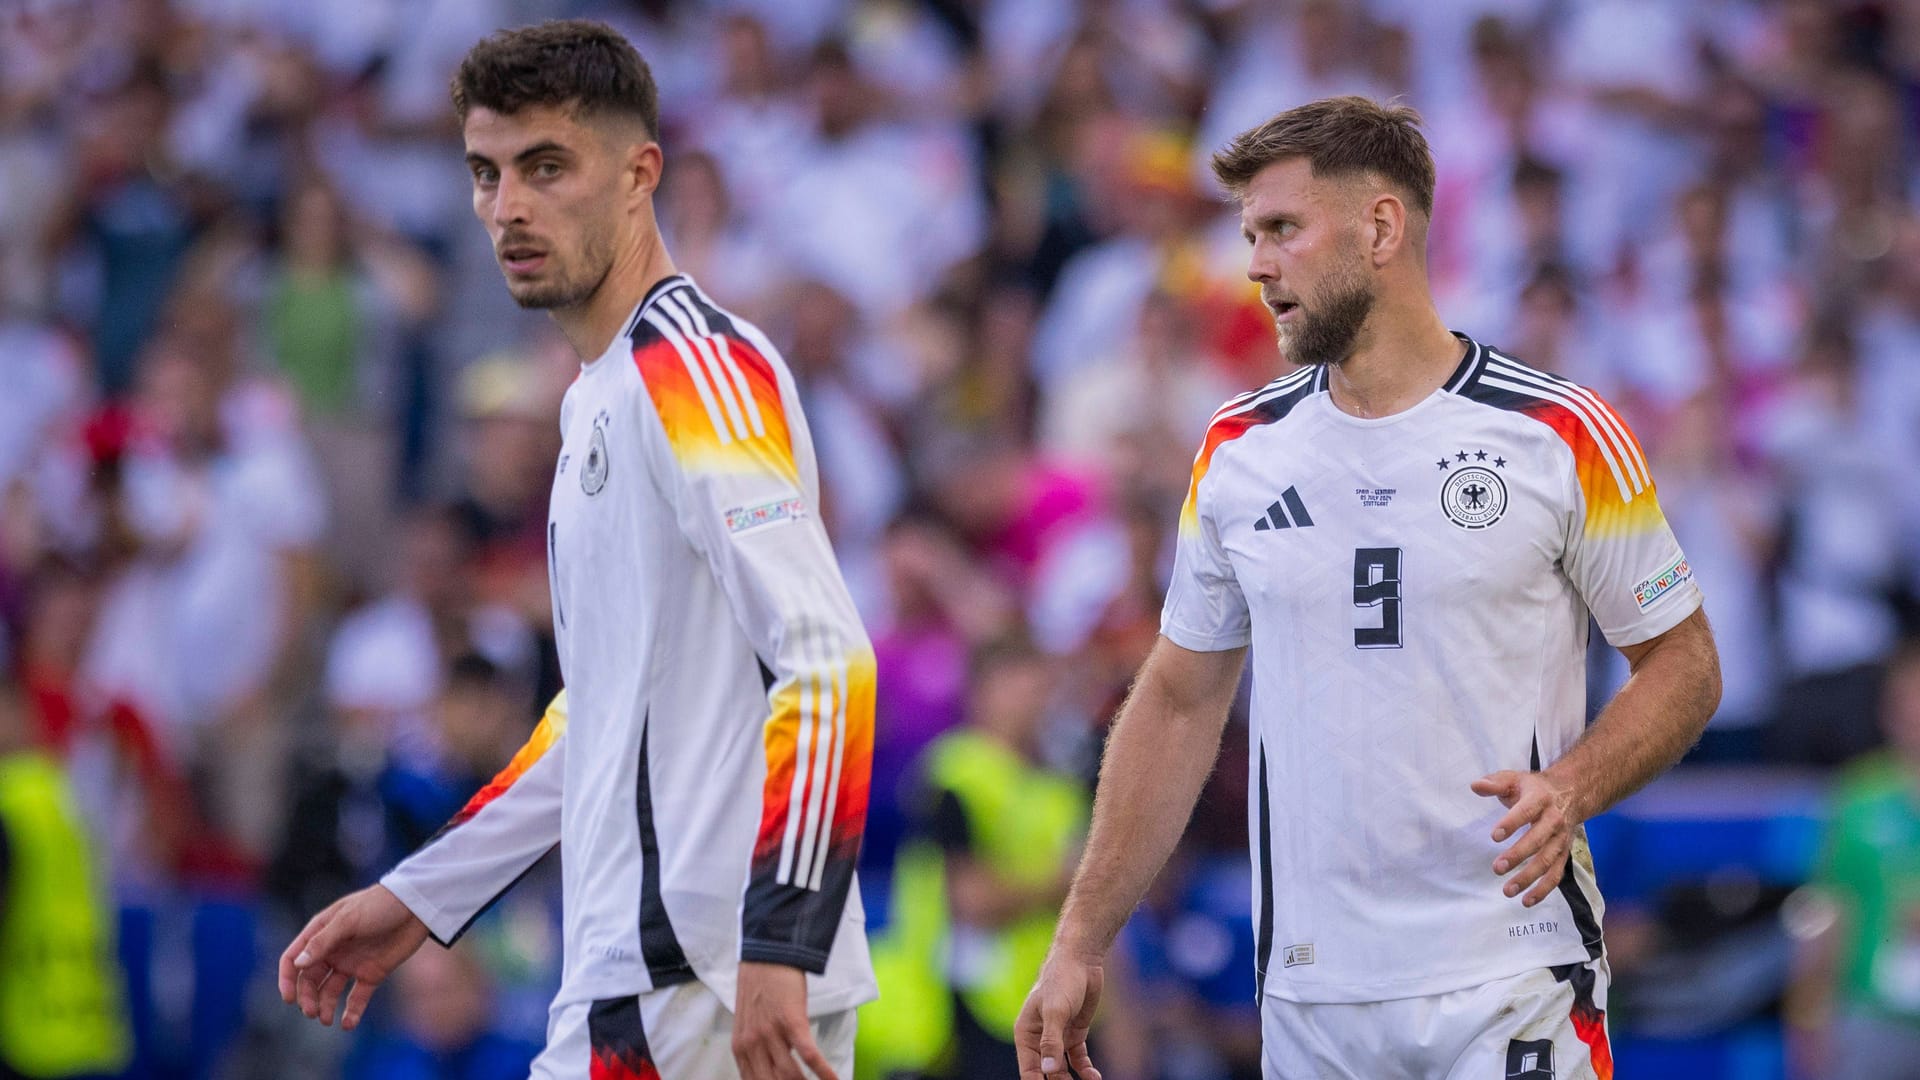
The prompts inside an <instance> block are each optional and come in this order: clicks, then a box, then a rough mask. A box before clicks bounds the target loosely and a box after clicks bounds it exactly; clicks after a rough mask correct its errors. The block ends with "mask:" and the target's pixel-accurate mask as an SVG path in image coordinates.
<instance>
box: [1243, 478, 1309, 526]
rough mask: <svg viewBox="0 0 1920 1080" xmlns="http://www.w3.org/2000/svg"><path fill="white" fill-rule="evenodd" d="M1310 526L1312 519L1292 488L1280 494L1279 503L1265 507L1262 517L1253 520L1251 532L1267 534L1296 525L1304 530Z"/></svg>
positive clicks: (1297, 493) (1298, 494) (1304, 504)
mask: <svg viewBox="0 0 1920 1080" xmlns="http://www.w3.org/2000/svg"><path fill="white" fill-rule="evenodd" d="M1282 504H1284V505H1282ZM1312 524H1313V518H1311V517H1309V516H1308V515H1307V504H1306V503H1303V502H1301V501H1300V493H1299V492H1298V491H1295V490H1294V489H1292V488H1288V489H1287V490H1285V491H1283V492H1281V493H1280V500H1279V502H1276V503H1274V504H1273V505H1272V506H1269V507H1267V512H1266V514H1265V515H1264V516H1262V517H1259V518H1255V519H1254V522H1253V531H1254V532H1267V531H1269V530H1272V529H1291V528H1293V527H1294V526H1296V525H1297V526H1299V527H1300V528H1302V529H1305V528H1308V527H1310V526H1311V525H1312Z"/></svg>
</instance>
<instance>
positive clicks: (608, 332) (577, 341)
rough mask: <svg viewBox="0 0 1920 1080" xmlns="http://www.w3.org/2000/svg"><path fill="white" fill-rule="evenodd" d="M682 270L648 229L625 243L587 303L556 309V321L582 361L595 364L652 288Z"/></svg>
mask: <svg viewBox="0 0 1920 1080" xmlns="http://www.w3.org/2000/svg"><path fill="white" fill-rule="evenodd" d="M677 272H678V271H677V270H676V269H675V268H674V265H673V256H672V255H669V254H668V253H667V244H666V241H665V240H663V239H661V237H660V231H659V230H658V229H655V228H647V229H646V230H644V231H643V232H642V233H641V235H640V236H639V238H638V239H637V240H636V241H635V242H634V243H629V244H622V245H621V246H620V248H619V254H617V255H615V256H614V260H613V266H611V267H610V268H608V270H607V276H606V278H605V279H604V280H602V281H601V282H600V287H599V288H598V289H595V290H594V291H593V295H592V296H591V297H588V298H587V301H586V303H584V304H580V305H578V306H576V307H570V308H555V309H553V312H552V314H553V321H554V323H555V324H556V325H557V326H559V327H560V333H562V334H564V335H565V336H566V339H567V343H568V344H570V345H572V346H573V351H574V354H575V355H576V356H578V357H579V358H580V362H581V363H583V364H584V363H591V362H592V361H593V360H595V359H596V358H598V357H599V356H600V354H601V353H604V352H606V351H607V346H609V345H611V344H613V336H614V335H615V334H618V333H619V332H620V329H621V327H622V326H623V325H624V324H625V323H626V321H627V316H628V315H631V314H633V309H634V306H635V305H637V304H639V303H640V300H641V298H642V297H644V296H646V295H647V292H648V290H650V289H652V288H653V287H654V286H655V285H658V284H659V283H660V282H661V281H663V280H665V279H666V278H668V277H671V276H672V275H673V274H675V273H677Z"/></svg>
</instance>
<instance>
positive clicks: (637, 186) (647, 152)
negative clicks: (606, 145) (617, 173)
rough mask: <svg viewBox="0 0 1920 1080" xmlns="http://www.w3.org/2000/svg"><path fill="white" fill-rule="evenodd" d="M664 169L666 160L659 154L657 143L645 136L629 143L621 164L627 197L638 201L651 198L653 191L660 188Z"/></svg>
mask: <svg viewBox="0 0 1920 1080" xmlns="http://www.w3.org/2000/svg"><path fill="white" fill-rule="evenodd" d="M665 167H666V160H665V157H664V155H662V154H661V153H660V144H659V143H657V142H654V141H653V140H652V139H649V138H646V137H645V136H642V137H641V138H639V139H637V140H635V141H633V142H629V143H628V144H627V149H626V159H625V160H624V161H623V162H622V164H621V172H622V174H623V175H624V176H625V177H626V180H627V185H628V187H627V191H628V194H629V196H630V197H631V198H634V199H638V200H644V199H650V198H652V197H653V192H654V189H655V188H657V187H659V186H660V176H661V173H662V171H663V170H664V169H665Z"/></svg>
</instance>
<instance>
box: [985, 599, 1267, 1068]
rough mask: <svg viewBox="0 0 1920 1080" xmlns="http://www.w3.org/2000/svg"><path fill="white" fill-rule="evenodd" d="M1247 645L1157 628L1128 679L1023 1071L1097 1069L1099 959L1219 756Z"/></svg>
mask: <svg viewBox="0 0 1920 1080" xmlns="http://www.w3.org/2000/svg"><path fill="white" fill-rule="evenodd" d="M1246 652H1247V650H1246V648H1245V647H1244V646H1242V647H1238V648H1231V649H1226V650H1222V651H1218V652H1195V651H1192V650H1189V649H1185V648H1182V647H1180V646H1179V645H1176V644H1174V643H1173V642H1172V641H1169V640H1167V639H1166V638H1164V637H1163V638H1161V639H1160V640H1159V641H1157V642H1155V644H1154V647H1153V651H1152V653H1150V654H1149V655H1148V657H1147V662H1146V664H1145V665H1143V666H1142V667H1141V669H1140V674H1139V676H1138V678H1136V679H1135V680H1134V685H1133V689H1132V691H1131V692H1130V693H1129V694H1128V695H1127V700H1126V703H1125V704H1124V705H1122V706H1121V709H1120V714H1119V716H1118V717H1117V718H1116V719H1115V720H1114V725H1113V734H1112V736H1111V738H1109V739H1108V741H1107V750H1106V755H1105V757H1104V758H1103V759H1102V761H1101V765H1100V784H1099V787H1098V789H1097V790H1096V791H1095V793H1094V803H1093V827H1092V830H1091V832H1090V833H1089V835H1088V838H1087V850H1086V854H1085V855H1084V856H1083V857H1082V858H1081V860H1080V869H1079V871H1078V872H1077V873H1076V874H1075V875H1074V879H1073V887H1072V888H1071V889H1070V890H1069V891H1068V893H1067V902H1066V906H1065V907H1064V908H1063V909H1062V911H1061V913H1060V924H1059V927H1058V929H1057V930H1056V931H1055V933H1054V941H1053V948H1052V950H1051V952H1050V953H1049V954H1048V957H1047V961H1046V964H1045V966H1044V967H1042V968H1041V971H1040V978H1039V981H1038V982H1037V983H1036V984H1035V985H1034V988H1033V993H1032V994H1031V995H1029V996H1028V998H1027V1004H1026V1008H1025V1009H1023V1010H1022V1011H1021V1014H1020V1021H1019V1025H1018V1027H1017V1029H1016V1035H1015V1038H1016V1040H1017V1042H1018V1047H1019V1053H1020V1075H1021V1076H1022V1078H1023V1080H1038V1078H1040V1077H1043V1076H1044V1077H1046V1078H1047V1080H1065V1078H1066V1076H1067V1071H1066V1070H1067V1065H1068V1063H1071V1064H1072V1065H1073V1067H1074V1069H1076V1070H1077V1071H1078V1072H1079V1073H1080V1074H1081V1075H1082V1076H1087V1075H1091V1076H1094V1077H1096V1078H1097V1077H1098V1075H1099V1074H1098V1072H1097V1071H1092V1070H1093V1063H1092V1061H1091V1060H1089V1059H1088V1057H1087V1050H1086V1040H1087V1032H1088V1030H1089V1029H1090V1028H1091V1027H1092V1024H1093V1014H1094V1009H1095V1007H1096V1006H1097V1004H1098V1001H1099V993H1100V986H1101V982H1102V978H1103V972H1102V965H1103V962H1104V958H1105V956H1106V953H1107V950H1108V949H1109V948H1111V947H1112V945H1113V939H1114V937H1115V936H1116V935H1118V934H1119V933H1120V929H1121V927H1123V926H1125V925H1126V922H1127V919H1128V917H1129V916H1130V915H1131V914H1132V913H1133V909H1134V908H1135V907H1136V906H1138V905H1139V903H1140V900H1141V898H1142V897H1143V896H1145V895H1146V891H1147V887H1148V886H1149V885H1150V884H1152V882H1153V878H1154V876H1155V875H1156V874H1158V873H1159V872H1160V868H1161V867H1162V866H1164V865H1165V864H1166V861H1167V859H1168V857H1169V856H1171V855H1172V854H1173V849H1174V845H1175V844H1177V843H1178V842H1179V840H1180V835H1181V833H1183V832H1184V831H1185V830H1186V827H1187V819H1188V817H1189V816H1191V815H1192V813H1193V806H1194V803H1195V801H1197V800H1198V799H1199V797H1200V789H1201V787H1202V786H1203V785H1204V784H1205V783H1206V779H1207V775H1208V774H1209V773H1210V772H1212V770H1213V763H1214V760H1215V758H1216V757H1218V755H1219V751H1220V733H1221V730H1222V729H1223V728H1224V727H1225V726H1226V721H1227V710H1228V708H1229V707H1230V706H1231V705H1232V704H1233V696H1234V693H1235V691H1236V689H1237V688H1238V687H1239V683H1240V668H1241V665H1242V664H1243V662H1244V661H1245V658H1246Z"/></svg>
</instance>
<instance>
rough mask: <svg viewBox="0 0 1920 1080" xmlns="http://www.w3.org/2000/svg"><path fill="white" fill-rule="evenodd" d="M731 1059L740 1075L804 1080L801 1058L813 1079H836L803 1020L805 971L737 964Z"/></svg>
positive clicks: (752, 1079)
mask: <svg viewBox="0 0 1920 1080" xmlns="http://www.w3.org/2000/svg"><path fill="white" fill-rule="evenodd" d="M796 1055H798V1060H795V1056H796ZM733 1060H734V1063H735V1064H737V1065H739V1066H740V1080H806V1077H807V1075H808V1074H807V1073H804V1072H801V1071H800V1063H801V1062H805V1063H806V1066H807V1068H808V1069H811V1070H812V1075H813V1076H814V1077H816V1078H817V1080H840V1078H839V1076H838V1075H837V1074H835V1073H834V1071H833V1066H831V1065H829V1064H827V1058H826V1055H824V1054H822V1053H821V1052H820V1047H819V1046H817V1045H815V1043H814V1041H813V1027H812V1026H811V1025H810V1024H808V1023H807V974H806V972H804V971H801V970H800V969H799V968H793V967H787V966H786V965H784V964H755V963H748V962H744V961H743V962H742V963H741V964H740V979H739V992H738V993H737V994H736V995H735V998H734V1005H733Z"/></svg>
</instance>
